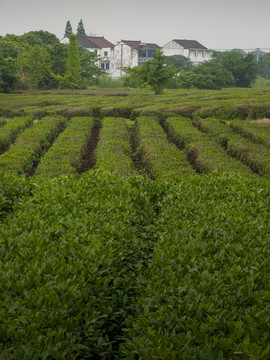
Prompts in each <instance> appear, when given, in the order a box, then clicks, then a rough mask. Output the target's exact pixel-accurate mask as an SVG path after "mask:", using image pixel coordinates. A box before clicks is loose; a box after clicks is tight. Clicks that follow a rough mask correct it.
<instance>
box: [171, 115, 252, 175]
mask: <svg viewBox="0 0 270 360" xmlns="http://www.w3.org/2000/svg"><path fill="white" fill-rule="evenodd" d="M165 126H166V128H167V130H168V133H169V135H170V136H171V137H172V138H173V139H174V140H175V141H176V142H177V144H178V145H179V146H180V147H181V148H185V151H186V153H187V156H188V159H189V161H190V162H191V163H192V164H194V166H195V168H196V169H197V171H198V172H200V173H211V172H217V173H219V174H225V173H231V172H233V173H239V174H251V173H252V172H251V171H250V169H249V168H248V167H246V166H245V165H243V164H241V162H240V161H237V160H235V159H233V158H231V157H230V156H228V154H227V153H226V151H225V150H224V149H222V148H221V147H220V146H219V145H218V144H217V143H216V142H215V141H214V140H212V139H211V138H210V137H209V136H207V135H206V134H203V133H201V132H200V131H199V130H198V129H196V128H195V127H194V126H193V125H192V121H191V120H188V119H185V118H180V117H169V118H168V119H167V120H166V124H165Z"/></svg>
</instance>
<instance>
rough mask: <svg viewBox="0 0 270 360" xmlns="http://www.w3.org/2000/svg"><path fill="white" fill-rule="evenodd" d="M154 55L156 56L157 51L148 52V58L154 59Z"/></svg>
mask: <svg viewBox="0 0 270 360" xmlns="http://www.w3.org/2000/svg"><path fill="white" fill-rule="evenodd" d="M154 54H155V50H148V54H147V57H149V58H152V57H154Z"/></svg>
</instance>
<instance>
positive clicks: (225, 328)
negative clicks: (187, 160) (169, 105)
mask: <svg viewBox="0 0 270 360" xmlns="http://www.w3.org/2000/svg"><path fill="white" fill-rule="evenodd" d="M269 200H270V187H269V180H267V179H261V178H256V179H254V178H253V179H247V178H243V177H236V176H229V177H227V176H222V177H218V176H211V175H208V176H200V177H193V179H192V180H191V178H190V177H187V178H185V179H182V181H181V182H179V183H177V184H175V185H171V186H170V187H169V189H168V191H167V193H166V195H165V196H164V197H163V199H162V200H160V199H159V201H160V211H159V215H158V216H157V218H156V223H155V225H156V226H155V230H156V233H157V234H158V239H157V241H156V243H155V247H154V251H153V255H152V260H151V262H149V264H148V267H147V268H146V269H145V271H144V272H143V273H141V274H140V276H139V278H138V279H137V283H139V284H140V286H141V291H140V292H139V293H141V297H140V298H139V299H137V307H136V313H135V314H134V315H133V316H132V317H131V318H130V319H129V326H128V328H127V332H126V338H127V340H126V343H125V344H123V347H122V357H120V358H121V359H134V360H135V359H149V360H150V359H168V360H169V359H183V360H190V359H215V360H224V359H233V360H240V359H254V360H255V359H261V360H268V359H269V358H270V345H269V324H270V311H269V302H270V292H269V281H270V262H269V256H270V248H269V235H270V234H269V217H270V206H269V204H270V201H269Z"/></svg>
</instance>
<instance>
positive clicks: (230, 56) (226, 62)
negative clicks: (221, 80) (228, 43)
mask: <svg viewBox="0 0 270 360" xmlns="http://www.w3.org/2000/svg"><path fill="white" fill-rule="evenodd" d="M213 59H217V60H218V61H219V62H220V63H221V64H222V65H223V66H224V67H225V68H226V69H227V70H228V71H230V72H231V73H232V74H233V77H234V79H235V85H236V86H239V87H249V86H250V85H251V83H252V81H254V80H255V79H256V76H257V75H258V72H259V67H258V64H257V62H256V56H255V55H253V54H250V53H249V54H247V55H243V54H242V53H240V52H238V51H226V52H217V51H216V52H214V53H213Z"/></svg>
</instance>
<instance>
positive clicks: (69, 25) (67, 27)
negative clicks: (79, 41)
mask: <svg viewBox="0 0 270 360" xmlns="http://www.w3.org/2000/svg"><path fill="white" fill-rule="evenodd" d="M71 34H73V31H72V26H71V23H70V21H69V20H68V21H67V23H66V28H65V34H64V38H69V35H71Z"/></svg>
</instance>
